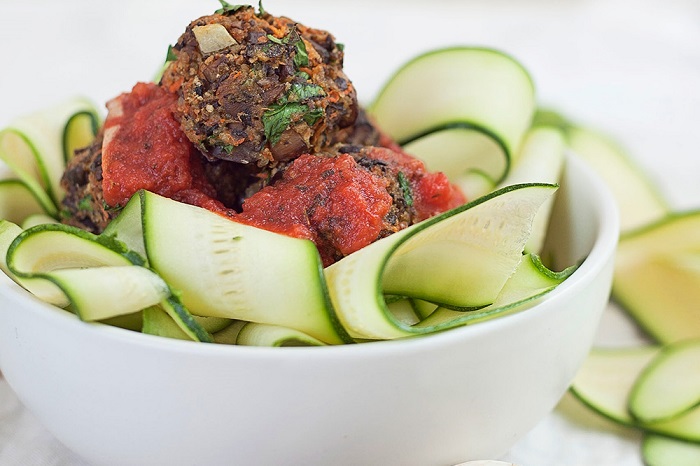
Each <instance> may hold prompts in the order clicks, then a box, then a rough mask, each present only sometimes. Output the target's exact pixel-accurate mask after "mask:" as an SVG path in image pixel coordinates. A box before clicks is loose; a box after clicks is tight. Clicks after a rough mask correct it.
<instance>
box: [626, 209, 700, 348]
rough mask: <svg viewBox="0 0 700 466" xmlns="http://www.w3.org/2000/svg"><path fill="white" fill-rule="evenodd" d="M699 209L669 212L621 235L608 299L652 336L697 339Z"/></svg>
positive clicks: (666, 340) (665, 340) (668, 339)
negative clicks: (649, 223) (619, 306)
mask: <svg viewBox="0 0 700 466" xmlns="http://www.w3.org/2000/svg"><path fill="white" fill-rule="evenodd" d="M699 231H700V211H695V212H685V213H679V214H673V215H668V216H666V217H664V218H663V219H662V220H659V221H658V222H656V223H654V224H651V225H648V226H646V227H643V228H640V229H639V230H636V231H632V232H629V233H627V234H625V235H623V236H622V237H621V239H620V244H619V247H618V250H617V259H616V262H615V272H614V279H613V297H614V298H615V300H617V301H618V302H619V303H620V304H621V305H622V306H623V307H624V308H625V309H626V310H627V312H628V313H629V314H630V315H631V316H632V317H633V318H634V319H635V320H636V321H637V323H639V324H640V325H641V326H642V327H643V328H644V329H645V330H646V331H647V332H648V333H649V334H650V335H651V336H652V337H653V338H654V339H656V340H657V341H658V342H660V343H672V342H676V341H680V340H684V339H688V338H700V308H699V307H698V303H699V302H700V235H698V232H699Z"/></svg>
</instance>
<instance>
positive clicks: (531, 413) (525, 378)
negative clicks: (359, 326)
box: [0, 157, 618, 466]
mask: <svg viewBox="0 0 700 466" xmlns="http://www.w3.org/2000/svg"><path fill="white" fill-rule="evenodd" d="M561 186H562V187H561V190H560V194H559V196H558V200H557V203H556V205H555V212H554V215H555V219H556V220H555V225H554V228H553V229H552V234H551V238H553V240H554V241H553V242H552V244H551V246H552V250H553V253H554V255H555V256H556V257H558V258H559V259H560V260H561V261H563V263H572V262H574V261H575V260H576V259H580V258H582V257H584V256H586V255H587V258H586V260H585V261H584V262H583V264H582V265H581V266H580V268H579V269H578V270H577V271H576V272H575V273H574V274H573V275H572V276H571V277H570V278H569V279H568V280H566V281H565V282H564V283H563V284H562V285H560V286H559V287H558V288H557V289H556V290H555V291H554V292H552V293H551V294H550V295H549V296H548V297H547V298H546V300H544V301H543V302H541V303H539V304H537V305H536V306H535V307H533V308H531V309H529V310H526V311H524V312H521V313H518V314H514V315H510V316H506V317H503V318H498V319H494V320H491V321H487V322H483V323H479V324H476V325H473V326H468V327H462V328H458V329H453V330H450V331H446V332H443V333H441V334H438V335H432V336H428V337H423V338H415V339H411V340H405V341H389V342H379V343H370V344H363V345H349V346H338V347H321V348H318V347H314V348H258V347H233V346H223V345H216V346H215V345H207V344H201V343H193V342H183V341H175V340H168V339H165V338H159V337H153V336H148V335H141V334H137V333H133V332H129V331H126V330H121V329H118V328H112V327H108V326H104V325H95V324H85V323H83V322H80V321H79V320H78V319H76V318H75V317H74V316H73V315H71V314H69V313H67V312H65V311H63V310H59V309H56V308H52V307H51V306H48V305H46V304H44V303H41V302H39V301H37V300H36V299H34V298H33V297H32V296H30V295H29V294H28V293H26V292H24V291H23V290H22V289H20V288H19V287H18V286H16V285H15V284H14V283H12V282H10V280H9V279H8V278H7V277H5V276H4V275H3V276H0V368H1V369H2V372H3V373H4V375H5V377H6V379H7V381H8V383H9V384H10V385H11V387H12V388H13V390H14V391H15V392H16V393H17V395H18V396H19V398H20V399H21V400H22V402H23V403H24V404H25V405H26V406H27V407H28V408H29V409H30V410H31V411H32V412H33V413H34V414H35V415H36V416H37V417H38V418H39V420H40V421H41V422H42V423H43V424H44V425H45V426H46V427H47V428H48V429H49V430H50V431H51V432H52V433H53V434H54V435H55V436H56V437H57V438H58V439H59V440H60V441H61V442H63V443H64V444H65V445H67V446H68V447H69V448H71V449H72V450H74V451H75V452H76V453H78V454H79V455H82V456H83V457H84V458H86V459H87V460H88V461H90V462H91V463H94V464H113V465H120V466H124V465H145V464H148V465H159V464H162V465H200V464H207V465H218V464H221V465H229V464H246V465H253V464H260V465H271V464H275V465H282V464H294V465H298V464H319V465H326V464H333V465H341V464H353V465H356V464H382V465H392V464H397V465H412V464H415V465H422V466H423V465H431V464H435V465H438V464H442V465H448V464H456V463H460V462H463V461H467V460H470V459H484V458H495V457H498V456H499V455H502V454H503V453H505V452H506V451H507V450H508V449H509V448H510V447H511V446H512V445H513V444H514V443H515V442H516V441H517V440H518V439H520V438H521V437H522V436H523V435H524V434H525V433H527V432H528V430H529V429H531V428H532V427H533V426H534V425H535V424H536V423H537V422H538V421H539V420H540V419H541V418H542V417H543V416H545V415H546V414H547V413H548V412H549V411H550V410H551V409H553V407H554V406H555V404H556V403H557V401H558V400H559V398H560V397H561V396H562V395H563V393H564V392H565V390H566V389H567V387H568V385H569V383H570V381H571V380H572V378H573V377H574V374H575V373H576V371H577V369H578V368H579V366H580V364H581V363H582V361H583V360H584V358H585V356H586V354H587V352H588V350H589V348H590V346H591V344H592V340H593V336H594V333H595V330H596V327H597V324H598V321H599V317H600V315H601V312H602V310H603V308H604V307H605V304H606V302H607V299H608V294H609V291H610V285H611V280H612V265H613V256H614V251H615V247H616V244H617V237H618V221H617V212H616V210H615V207H614V201H613V199H612V198H611V196H610V194H609V193H608V190H607V189H606V188H605V186H603V184H602V183H601V181H599V179H598V178H597V177H596V176H595V175H594V174H593V173H592V172H591V171H590V170H589V169H587V168H586V167H584V166H583V165H582V163H581V162H580V161H578V160H577V159H575V158H571V157H570V158H569V162H568V165H567V169H566V173H565V177H564V179H563V180H562V182H561ZM0 275H1V274H0Z"/></svg>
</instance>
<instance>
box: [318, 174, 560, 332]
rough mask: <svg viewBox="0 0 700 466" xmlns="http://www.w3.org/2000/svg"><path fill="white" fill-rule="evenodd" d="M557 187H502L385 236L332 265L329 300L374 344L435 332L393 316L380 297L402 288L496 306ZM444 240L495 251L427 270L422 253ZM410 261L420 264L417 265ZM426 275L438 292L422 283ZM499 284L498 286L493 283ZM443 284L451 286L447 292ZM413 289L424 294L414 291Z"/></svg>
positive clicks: (328, 276) (443, 298) (455, 301)
mask: <svg viewBox="0 0 700 466" xmlns="http://www.w3.org/2000/svg"><path fill="white" fill-rule="evenodd" d="M555 190H556V187H555V186H553V185H542V184H540V185H538V184H533V185H519V186H510V187H508V188H504V189H502V190H500V191H497V192H494V193H492V194H490V195H489V196H485V197H483V198H480V199H478V200H476V201H473V202H472V203H469V204H466V205H465V206H463V207H461V208H458V209H455V210H453V211H450V212H448V213H445V214H442V215H441V216H438V217H434V218H433V219H429V220H426V221H425V222H422V223H420V224H417V225H414V226H412V227H409V228H408V229H406V230H402V231H400V232H398V233H395V234H393V235H391V236H389V237H387V238H383V239H381V240H379V241H377V242H375V243H373V244H371V245H369V246H367V247H365V248H363V249H362V250H360V251H358V252H356V253H354V254H351V255H350V256H347V257H345V258H343V259H342V260H340V261H338V262H337V263H335V264H333V265H331V266H329V267H327V268H326V269H325V272H326V279H327V280H328V283H329V290H330V292H331V298H332V301H333V304H334V306H335V308H336V309H337V312H338V314H339V317H340V319H341V321H342V322H343V325H344V326H345V327H346V328H347V329H348V331H349V332H350V334H351V335H353V336H354V337H356V338H369V339H380V338H398V337H405V336H410V335H416V334H421V333H428V332H430V331H431V329H430V328H428V327H418V326H406V325H404V324H402V323H401V322H399V321H397V320H396V319H394V318H393V316H392V315H391V313H390V312H389V311H388V309H387V307H386V303H385V301H384V295H383V292H384V293H388V294H399V295H403V294H404V293H403V291H405V290H410V291H411V292H412V296H411V297H416V298H421V299H423V298H424V297H426V296H430V297H437V301H438V302H442V303H445V302H450V303H451V304H455V305H457V306H463V307H474V306H475V305H476V306H485V305H489V304H491V303H493V302H494V301H495V300H496V298H497V296H498V294H499V292H500V291H501V288H503V285H504V284H505V282H506V281H507V279H508V278H509V277H510V276H511V275H512V274H513V272H514V271H515V269H516V267H517V265H518V263H519V262H520V260H521V258H522V251H523V248H524V245H525V242H526V241H527V238H528V235H529V232H530V229H531V226H532V219H533V218H534V215H535V213H536V212H537V209H538V208H539V206H540V205H541V204H542V203H543V202H544V200H545V199H546V198H548V197H549V196H550V195H552V194H553V192H554V191H555ZM445 241H447V242H448V243H449V244H450V245H453V244H454V242H461V243H462V244H464V245H466V246H465V247H467V248H469V249H472V250H477V249H479V248H480V249H481V250H482V251H497V252H493V253H491V252H489V253H483V254H481V255H480V256H479V258H484V259H485V260H483V261H478V260H471V261H466V262H465V261H464V257H461V256H456V255H452V256H450V255H449V254H445V255H443V256H442V259H445V261H444V262H442V263H441V264H440V266H437V265H434V266H431V267H428V268H425V266H426V264H425V262H423V261H424V259H425V256H424V255H423V254H421V250H422V249H424V248H426V247H427V248H428V250H430V251H431V252H432V250H433V249H434V245H439V244H440V243H443V242H445ZM412 259H417V261H416V262H420V266H417V265H416V264H415V263H412ZM452 259H454V260H452ZM421 266H422V267H423V270H421ZM428 269H429V270H428ZM406 270H410V271H411V273H410V274H409V273H406ZM427 274H433V275H427ZM426 277H428V278H429V280H428V282H429V283H432V284H434V286H435V287H436V288H437V289H438V291H437V292H434V291H432V290H430V289H428V287H427V286H426V285H425V279H426ZM455 277H457V280H455ZM485 277H488V278H485ZM494 281H495V282H496V283H498V285H497V286H493V282H494ZM444 282H449V283H451V284H452V286H451V287H450V288H449V289H448V288H447V287H446V286H445V284H444ZM406 283H410V285H406ZM412 286H415V287H417V288H418V289H419V290H421V291H419V292H415V293H414V292H413V290H412ZM485 289H486V290H489V292H490V293H491V295H490V296H487V295H486V294H485V292H484V290H485ZM382 290H383V292H382ZM474 296H476V298H474ZM427 300H431V299H427Z"/></svg>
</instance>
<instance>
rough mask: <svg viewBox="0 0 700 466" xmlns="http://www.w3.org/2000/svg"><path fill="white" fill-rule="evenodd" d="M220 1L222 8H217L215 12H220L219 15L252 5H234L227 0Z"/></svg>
mask: <svg viewBox="0 0 700 466" xmlns="http://www.w3.org/2000/svg"><path fill="white" fill-rule="evenodd" d="M219 3H221V8H219V9H218V10H216V11H215V12H214V13H215V14H218V15H223V14H226V13H228V12H236V11H238V10H240V9H241V8H244V7H247V6H250V5H232V4H230V3H229V2H227V1H226V0H219Z"/></svg>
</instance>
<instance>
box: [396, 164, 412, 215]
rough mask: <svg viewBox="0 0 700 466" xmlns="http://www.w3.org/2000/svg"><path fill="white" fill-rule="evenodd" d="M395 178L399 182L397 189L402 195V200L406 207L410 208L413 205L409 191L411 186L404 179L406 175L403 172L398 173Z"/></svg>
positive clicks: (410, 191)
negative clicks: (398, 188)
mask: <svg viewBox="0 0 700 466" xmlns="http://www.w3.org/2000/svg"><path fill="white" fill-rule="evenodd" d="M397 178H398V181H399V187H400V188H401V192H402V193H403V200H404V202H405V203H406V205H407V206H408V207H411V206H412V205H413V191H412V190H411V184H410V183H409V182H408V179H406V175H404V174H403V172H399V174H398V175H397Z"/></svg>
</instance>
